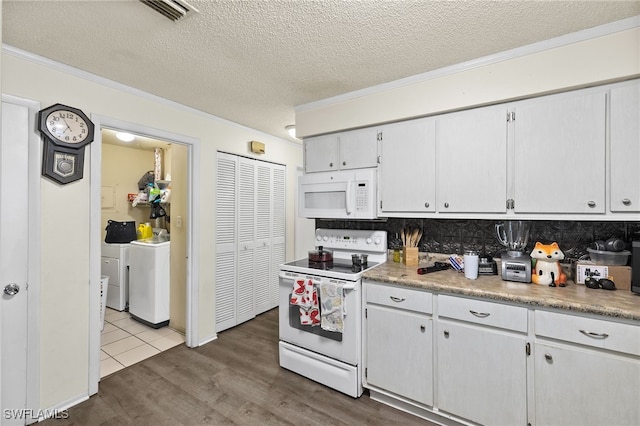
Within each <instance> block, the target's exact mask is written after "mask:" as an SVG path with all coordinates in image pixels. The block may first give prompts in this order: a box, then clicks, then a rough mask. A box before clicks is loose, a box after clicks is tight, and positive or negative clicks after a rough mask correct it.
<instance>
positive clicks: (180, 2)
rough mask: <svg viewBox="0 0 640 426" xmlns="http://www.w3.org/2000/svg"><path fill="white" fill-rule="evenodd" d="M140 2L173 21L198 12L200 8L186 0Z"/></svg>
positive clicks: (143, 0) (146, 0) (142, 0)
mask: <svg viewBox="0 0 640 426" xmlns="http://www.w3.org/2000/svg"><path fill="white" fill-rule="evenodd" d="M140 2H142V3H144V4H146V5H147V6H149V7H150V8H152V9H153V10H155V11H156V12H158V13H160V14H162V15H163V16H166V17H167V18H169V19H171V20H172V21H177V20H178V19H181V18H184V17H185V16H187V15H192V14H195V13H198V9H196V8H195V7H193V6H191V5H190V4H189V3H187V2H186V1H184V0H140Z"/></svg>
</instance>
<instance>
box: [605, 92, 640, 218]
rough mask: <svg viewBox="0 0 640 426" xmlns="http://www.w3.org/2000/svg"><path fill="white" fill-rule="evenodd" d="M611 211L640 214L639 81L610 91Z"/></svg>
mask: <svg viewBox="0 0 640 426" xmlns="http://www.w3.org/2000/svg"><path fill="white" fill-rule="evenodd" d="M610 102H611V103H610V105H611V107H610V108H611V110H610V111H611V112H610V120H611V121H610V123H611V124H610V129H611V133H610V134H611V145H610V163H609V167H610V173H609V175H610V177H611V181H610V188H609V194H610V197H609V202H610V206H611V208H610V209H611V211H612V212H640V167H639V165H640V82H639V81H635V82H633V83H632V84H626V85H623V86H620V87H615V88H613V89H611V99H610Z"/></svg>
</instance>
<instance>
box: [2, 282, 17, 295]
mask: <svg viewBox="0 0 640 426" xmlns="http://www.w3.org/2000/svg"><path fill="white" fill-rule="evenodd" d="M19 291H20V286H19V285H18V284H16V283H11V284H7V285H6V286H4V294H8V295H9V296H15V295H16V294H18V292H19Z"/></svg>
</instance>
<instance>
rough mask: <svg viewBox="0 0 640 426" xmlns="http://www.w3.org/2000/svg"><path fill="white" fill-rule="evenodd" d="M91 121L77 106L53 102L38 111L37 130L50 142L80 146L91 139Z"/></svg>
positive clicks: (92, 127)
mask: <svg viewBox="0 0 640 426" xmlns="http://www.w3.org/2000/svg"><path fill="white" fill-rule="evenodd" d="M93 129H94V126H93V123H92V122H91V120H89V117H87V116H86V115H85V114H84V113H83V112H82V111H80V110H79V109H78V108H73V107H70V106H67V105H62V104H55V105H52V106H50V107H48V108H45V109H43V110H41V111H40V112H39V113H38V130H40V133H42V135H43V136H44V137H45V139H49V140H50V141H51V142H53V143H54V144H56V145H58V146H62V147H67V148H76V149H77V148H82V147H83V146H85V145H88V144H90V143H91V142H92V141H93Z"/></svg>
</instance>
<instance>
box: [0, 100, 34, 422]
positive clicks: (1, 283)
mask: <svg viewBox="0 0 640 426" xmlns="http://www.w3.org/2000/svg"><path fill="white" fill-rule="evenodd" d="M0 144H1V146H0V277H1V279H0V292H1V295H2V299H1V300H0V308H1V309H0V342H1V343H0V345H1V346H0V364H1V368H0V384H1V386H0V399H1V401H2V420H0V422H1V424H2V425H3V426H5V425H17V424H21V425H23V424H25V423H26V422H27V421H29V420H30V419H29V418H27V417H31V416H29V415H28V414H27V412H26V411H25V409H26V408H27V323H28V296H29V295H28V292H27V276H28V265H29V263H28V253H27V251H28V235H29V172H28V171H29V167H28V165H29V109H28V108H27V107H25V106H21V105H15V104H12V103H7V102H3V103H2V139H0ZM7 410H9V411H7Z"/></svg>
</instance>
